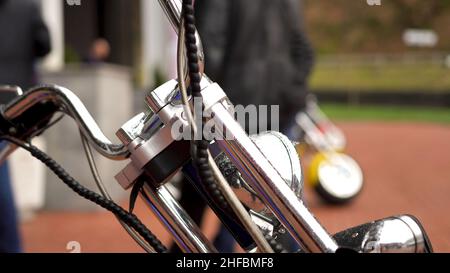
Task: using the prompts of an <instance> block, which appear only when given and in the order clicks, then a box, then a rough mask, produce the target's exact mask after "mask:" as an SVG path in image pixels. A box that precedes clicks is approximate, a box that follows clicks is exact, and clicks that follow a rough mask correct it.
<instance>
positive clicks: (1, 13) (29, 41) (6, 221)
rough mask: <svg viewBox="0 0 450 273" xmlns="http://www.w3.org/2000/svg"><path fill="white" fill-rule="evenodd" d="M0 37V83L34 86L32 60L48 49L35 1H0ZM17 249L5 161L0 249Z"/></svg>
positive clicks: (0, 176) (47, 37) (0, 168)
mask: <svg viewBox="0 0 450 273" xmlns="http://www.w3.org/2000/svg"><path fill="white" fill-rule="evenodd" d="M0 36H1V37H2V39H1V41H0V84H7V85H17V86H20V87H22V88H23V89H27V88H29V87H31V86H33V85H35V84H36V83H37V76H36V71H35V62H36V60H37V58H40V57H43V56H45V55H47V54H48V53H49V52H50V49H51V44H50V34H49V31H48V29H47V27H46V25H45V23H44V21H43V19H42V16H41V11H40V9H39V6H38V4H37V3H36V2H35V1H33V0H0ZM2 103H6V102H4V101H2ZM0 145H4V143H0ZM21 251H22V248H21V243H20V236H19V231H18V225H17V214H16V208H15V204H14V198H13V193H12V189H11V181H10V177H9V170H8V165H7V163H5V164H3V165H2V166H0V252H2V253H14V252H21Z"/></svg>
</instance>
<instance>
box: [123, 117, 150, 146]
mask: <svg viewBox="0 0 450 273" xmlns="http://www.w3.org/2000/svg"><path fill="white" fill-rule="evenodd" d="M145 119H146V115H145V114H144V113H140V114H138V115H136V116H135V117H133V118H132V119H130V120H129V121H127V122H126V123H125V124H124V125H123V126H122V127H121V128H120V129H119V131H117V133H116V136H117V137H118V138H119V139H120V141H121V142H122V143H123V144H124V145H125V146H128V144H130V143H131V142H133V140H135V139H136V138H137V137H138V136H139V135H140V134H141V133H142V130H143V129H144V126H145Z"/></svg>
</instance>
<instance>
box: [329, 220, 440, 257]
mask: <svg viewBox="0 0 450 273" xmlns="http://www.w3.org/2000/svg"><path fill="white" fill-rule="evenodd" d="M334 238H336V240H337V241H338V242H339V245H340V247H341V248H344V249H350V250H352V251H355V252H360V253H425V252H432V246H431V244H430V242H429V241H427V236H426V234H425V231H424V230H423V228H422V227H421V225H420V224H419V223H418V220H417V219H414V218H413V217H412V216H409V215H401V216H394V217H389V218H385V219H381V220H377V221H373V222H370V223H366V224H363V225H359V226H357V227H353V228H349V229H346V230H344V231H341V232H339V233H337V234H336V235H334Z"/></svg>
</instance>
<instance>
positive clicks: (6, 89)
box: [0, 85, 23, 96]
mask: <svg viewBox="0 0 450 273" xmlns="http://www.w3.org/2000/svg"><path fill="white" fill-rule="evenodd" d="M0 93H12V94H14V95H16V96H22V95H23V91H22V88H20V87H19V86H15V85H0Z"/></svg>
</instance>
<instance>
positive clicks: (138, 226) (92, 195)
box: [0, 136, 167, 253]
mask: <svg viewBox="0 0 450 273" xmlns="http://www.w3.org/2000/svg"><path fill="white" fill-rule="evenodd" d="M0 140H6V141H8V142H11V143H13V144H15V145H17V146H19V147H21V148H23V149H25V150H27V151H28V152H29V153H30V154H31V155H32V156H33V157H35V158H37V159H38V160H39V161H41V162H42V163H44V164H45V165H46V166H47V167H48V168H49V169H50V170H51V171H52V172H53V173H54V174H55V175H56V176H58V178H59V179H61V180H62V181H63V182H64V184H66V185H67V186H68V187H69V188H71V189H72V190H73V191H74V192H76V193H77V194H78V195H80V196H81V197H83V198H86V199H88V200H90V201H92V202H94V203H96V204H97V205H99V206H101V207H102V208H105V209H107V210H108V211H110V212H112V213H113V214H114V215H116V216H117V217H118V218H119V219H120V220H122V221H123V222H124V223H126V224H127V225H129V226H130V227H132V228H133V229H134V230H136V232H138V233H139V235H140V236H142V238H144V240H145V241H147V242H148V243H149V245H150V246H152V247H153V249H154V250H155V251H156V252H159V253H166V252H167V248H166V247H165V246H164V245H163V244H162V243H161V241H159V239H158V238H157V237H156V236H155V235H154V234H153V233H152V232H151V231H150V230H149V229H147V227H146V226H145V225H144V224H143V223H142V222H141V221H140V220H139V219H138V218H137V217H136V215H134V214H132V213H129V212H127V211H126V210H125V209H123V208H122V207H120V206H119V205H117V204H116V203H114V202H113V201H110V200H108V199H106V198H104V197H103V196H101V195H99V194H97V193H96V192H93V191H91V190H89V189H87V188H85V187H84V186H82V185H81V184H80V183H79V182H77V181H76V180H75V179H74V178H73V177H72V176H70V175H69V174H68V173H67V172H66V171H65V170H64V169H63V168H62V167H61V166H60V165H59V164H58V163H57V162H56V161H55V160H53V159H52V158H50V157H49V156H48V155H47V154H45V153H44V152H43V151H41V150H39V149H38V148H37V147H35V146H33V145H32V144H28V145H25V144H24V143H22V142H20V141H18V140H16V139H13V138H10V137H5V136H3V137H0Z"/></svg>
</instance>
